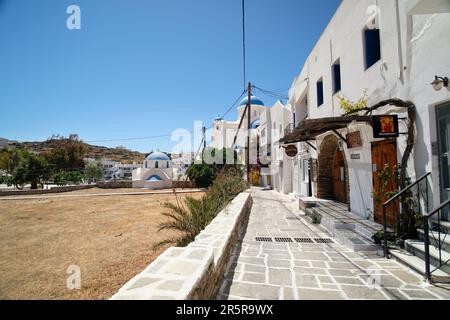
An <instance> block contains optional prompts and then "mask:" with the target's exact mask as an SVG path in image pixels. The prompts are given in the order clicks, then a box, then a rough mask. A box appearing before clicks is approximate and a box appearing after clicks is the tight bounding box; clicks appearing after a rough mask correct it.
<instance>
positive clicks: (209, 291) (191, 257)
mask: <svg viewBox="0 0 450 320" xmlns="http://www.w3.org/2000/svg"><path fill="white" fill-rule="evenodd" d="M252 202H253V201H252V198H251V195H250V193H249V192H244V193H241V194H240V195H238V196H237V197H236V198H235V199H234V200H233V201H232V202H231V203H230V204H229V205H228V206H227V207H226V208H225V209H224V210H222V211H221V212H220V213H219V214H218V215H217V217H216V218H215V219H214V220H213V221H212V222H211V224H210V225H209V226H207V227H206V228H205V230H203V231H202V232H201V233H200V234H199V235H198V236H197V237H196V239H195V241H194V242H192V243H191V244H189V245H188V246H187V247H185V248H170V249H168V250H166V251H165V252H164V253H163V254H161V255H160V256H159V257H158V258H157V259H156V260H155V261H154V262H153V263H152V264H150V265H149V266H148V267H147V268H146V269H145V270H144V271H142V272H141V273H140V274H138V275H137V276H136V277H134V278H133V279H131V280H130V281H129V282H128V283H127V284H125V285H124V286H123V287H122V288H121V289H120V290H119V291H118V292H117V293H116V294H115V295H114V296H113V297H112V298H111V299H112V300H130V299H131V300H209V299H214V298H215V297H216V296H217V293H218V291H219V288H220V285H221V284H222V281H223V278H224V275H225V271H226V268H227V266H228V263H229V261H230V258H231V254H232V252H233V250H234V248H235V246H236V244H237V242H238V239H239V235H240V234H241V231H242V228H243V226H244V225H245V221H246V220H247V218H248V214H249V213H250V209H251V206H252Z"/></svg>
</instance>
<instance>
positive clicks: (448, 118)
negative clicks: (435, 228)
mask: <svg viewBox="0 0 450 320" xmlns="http://www.w3.org/2000/svg"><path fill="white" fill-rule="evenodd" d="M436 118H437V130H438V131H437V132H438V145H439V154H438V156H439V186H440V191H441V192H440V194H441V202H444V201H446V200H448V199H449V198H450V103H446V104H443V105H440V106H437V108H436ZM442 219H443V220H445V221H449V211H448V208H447V207H446V208H445V209H444V210H442Z"/></svg>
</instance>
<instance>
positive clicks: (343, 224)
mask: <svg viewBox="0 0 450 320" xmlns="http://www.w3.org/2000/svg"><path fill="white" fill-rule="evenodd" d="M299 203H300V209H301V210H303V211H304V212H305V213H306V216H307V217H309V220H310V222H311V223H312V221H313V220H320V225H321V226H322V227H323V228H324V229H326V230H327V231H328V232H329V233H330V234H331V235H332V236H333V238H335V240H336V241H337V242H339V243H341V244H342V245H344V246H346V247H347V248H349V249H351V250H353V251H355V252H358V251H364V252H368V251H378V250H379V249H380V246H378V245H377V244H375V243H374V241H373V240H372V236H373V235H374V234H375V233H376V232H378V231H380V230H382V226H380V225H378V224H377V223H374V222H371V221H369V220H365V219H363V218H361V217H359V216H356V215H355V214H352V213H351V212H348V209H347V206H346V205H344V204H342V203H338V202H335V201H330V200H320V199H315V198H300V200H299Z"/></svg>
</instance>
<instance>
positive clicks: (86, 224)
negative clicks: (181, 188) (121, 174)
mask: <svg viewBox="0 0 450 320" xmlns="http://www.w3.org/2000/svg"><path fill="white" fill-rule="evenodd" d="M135 191H136V190H130V189H122V190H109V191H105V190H99V189H90V190H83V191H76V192H72V193H68V194H69V195H70V194H78V195H80V194H97V193H105V192H114V193H117V192H119V193H121V192H125V193H129V192H135ZM68 194H67V193H66V194H64V195H68ZM187 195H188V194H183V195H179V196H178V199H179V200H180V199H182V198H184V197H186V196H187ZM189 195H191V196H193V197H195V198H199V197H201V196H202V193H193V194H189ZM165 201H169V202H176V199H175V196H174V195H173V194H172V195H160V194H158V195H156V194H153V195H152V194H148V195H138V196H136V195H117V196H116V195H114V196H112V197H97V196H94V197H76V198H75V197H74V198H70V197H60V198H41V199H27V200H1V199H0V243H1V250H0V299H108V298H109V297H110V296H111V295H113V294H114V293H115V292H116V291H117V290H118V289H119V288H120V287H121V286H122V285H123V284H125V283H126V282H127V281H128V280H130V279H131V278H132V277H133V276H135V275H136V274H137V273H139V272H141V271H142V270H143V269H144V268H145V267H146V266H147V265H148V264H149V263H150V262H151V261H153V260H154V259H155V258H156V257H157V256H158V255H159V254H160V253H161V252H162V251H163V250H164V249H165V248H162V249H161V250H159V251H153V249H152V247H153V245H154V244H156V243H158V242H159V241H161V240H163V239H166V238H168V237H172V236H176V233H174V232H171V231H163V232H157V225H158V224H159V223H160V222H162V221H164V220H165V217H163V216H162V215H161V212H163V211H164V210H165V209H164V208H162V207H161V203H162V202H165ZM71 265H77V266H79V267H80V269H81V289H79V290H77V289H75V290H69V289H67V286H66V281H67V278H68V276H69V274H67V268H68V267H69V266H71Z"/></svg>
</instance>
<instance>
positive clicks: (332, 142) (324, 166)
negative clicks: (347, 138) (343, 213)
mask: <svg viewBox="0 0 450 320" xmlns="http://www.w3.org/2000/svg"><path fill="white" fill-rule="evenodd" d="M341 149H342V148H341V147H340V143H339V140H338V138H337V137H336V136H335V135H333V134H330V135H328V136H326V137H325V138H324V139H323V141H322V143H321V145H320V153H319V155H318V172H317V191H316V192H317V195H316V196H317V198H320V199H330V200H336V201H339V202H342V203H345V204H347V205H349V204H350V197H349V191H350V184H349V174H348V165H347V161H346V158H345V154H344V153H343V151H342V150H341ZM312 175H313V178H314V165H313V164H312ZM310 181H312V180H311V179H310ZM314 182H315V181H314ZM349 211H350V206H349Z"/></svg>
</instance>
